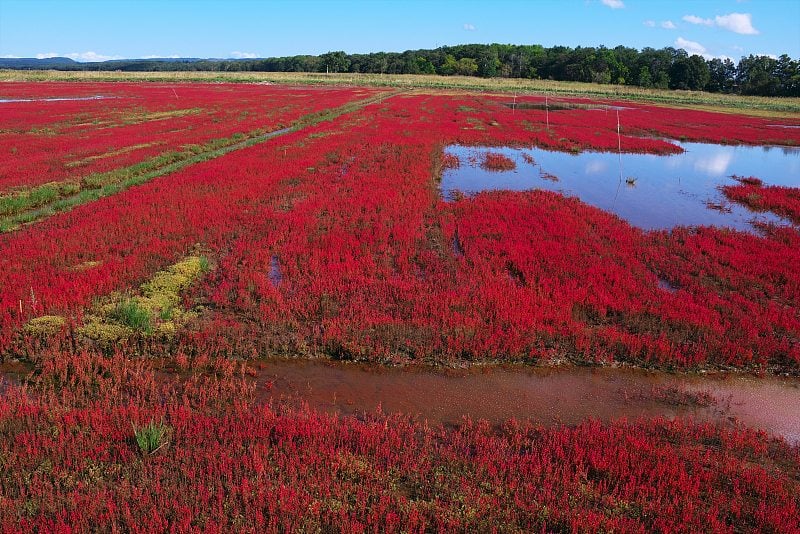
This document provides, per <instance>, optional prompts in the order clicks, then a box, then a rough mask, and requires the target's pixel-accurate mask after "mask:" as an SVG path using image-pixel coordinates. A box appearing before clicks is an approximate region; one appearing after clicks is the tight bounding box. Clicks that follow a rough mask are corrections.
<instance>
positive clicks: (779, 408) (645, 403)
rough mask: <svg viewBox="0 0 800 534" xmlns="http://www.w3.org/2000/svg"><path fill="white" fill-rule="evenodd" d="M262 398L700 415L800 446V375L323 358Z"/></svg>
mask: <svg viewBox="0 0 800 534" xmlns="http://www.w3.org/2000/svg"><path fill="white" fill-rule="evenodd" d="M257 366H258V379H257V380H258V396H259V398H260V399H261V400H262V401H265V402H266V401H269V400H284V401H287V400H288V401H290V402H291V401H294V402H298V403H308V404H309V405H310V406H311V407H312V408H315V409H319V410H323V411H326V412H330V413H337V414H343V415H352V414H357V413H361V412H372V411H374V410H375V409H376V408H378V407H379V406H380V408H381V410H382V411H383V412H384V413H389V414H392V413H398V412H399V413H403V414H408V415H413V416H417V417H419V418H420V419H421V420H427V421H428V422H430V423H431V424H455V423H458V422H460V421H461V420H462V418H463V417H464V416H469V417H471V418H472V419H474V420H477V419H485V420H487V421H489V422H491V423H502V422H503V421H506V420H508V419H509V418H516V419H526V420H532V421H534V422H537V423H542V424H545V425H550V424H556V423H564V424H576V423H580V422H581V421H584V420H586V419H588V418H596V419H600V420H603V421H609V420H612V419H618V418H621V417H627V418H636V417H640V416H663V417H668V418H672V417H678V416H693V417H695V418H697V419H701V420H708V421H717V422H730V421H733V420H739V421H741V422H742V423H744V424H746V425H748V426H751V427H754V428H759V429H762V430H765V431H767V432H769V433H770V434H772V435H775V436H782V437H783V438H785V439H786V440H787V441H789V442H791V443H796V444H800V379H790V378H777V377H761V378H758V377H748V376H740V375H727V376H716V375H714V376H709V375H706V376H698V375H674V374H669V373H664V372H647V371H642V370H634V369H626V368H532V367H524V366H508V367H499V368H498V367H494V368H479V369H471V370H458V371H455V370H433V369H397V368H386V367H378V366H369V365H361V364H347V363H337V362H330V361H315V360H278V361H263V362H259V363H258V364H257Z"/></svg>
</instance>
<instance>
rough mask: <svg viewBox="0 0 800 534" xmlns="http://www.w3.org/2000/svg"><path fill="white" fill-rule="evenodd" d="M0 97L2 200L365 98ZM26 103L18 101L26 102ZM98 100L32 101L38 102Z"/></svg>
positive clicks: (184, 90)
mask: <svg viewBox="0 0 800 534" xmlns="http://www.w3.org/2000/svg"><path fill="white" fill-rule="evenodd" d="M25 87H26V88H29V90H28V91H24V92H20V91H18V90H15V89H18V84H3V85H2V86H1V87H0V97H11V98H14V97H19V98H25V99H33V101H30V102H12V103H4V104H1V105H2V109H3V114H2V116H0V154H3V158H1V159H0V194H2V193H4V192H7V191H8V190H10V189H13V188H19V187H22V186H27V187H30V186H36V185H41V184H44V183H47V182H60V181H63V180H66V179H72V178H81V177H85V176H87V175H89V174H92V173H98V172H105V171H109V170H112V169H116V168H119V167H123V166H128V165H132V164H135V163H138V162H141V161H144V160H145V159H147V158H151V157H154V156H157V155H160V154H165V153H169V152H171V151H178V150H185V149H187V148H190V147H192V146H197V145H202V144H203V143H206V142H208V141H212V140H215V139H220V138H227V137H231V136H233V135H235V134H250V133H251V132H256V131H261V132H270V131H273V130H277V129H279V128H283V127H286V126H289V125H290V124H291V123H292V122H294V121H295V120H297V119H298V118H299V117H301V116H303V115H307V114H309V113H313V112H319V111H324V110H326V109H329V108H332V107H336V106H340V105H342V104H344V103H346V102H348V101H350V100H353V99H358V98H364V97H366V96H369V95H371V94H374V93H375V92H376V91H374V90H370V89H337V90H325V89H317V88H313V87H305V88H291V87H276V86H265V85H253V84H224V85H195V84H170V85H159V84H133V83H128V84H122V83H114V84H74V83H49V84H37V85H35V86H32V85H30V84H27V85H26V86H25ZM23 95H24V96H23ZM87 95H88V96H101V97H103V98H101V99H96V100H74V101H70V100H57V101H38V100H37V99H42V98H54V97H56V98H70V97H75V98H87Z"/></svg>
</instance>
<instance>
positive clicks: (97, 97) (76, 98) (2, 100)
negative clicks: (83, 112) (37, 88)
mask: <svg viewBox="0 0 800 534" xmlns="http://www.w3.org/2000/svg"><path fill="white" fill-rule="evenodd" d="M106 98H117V97H115V96H103V95H95V96H73V97H60V98H58V97H56V98H0V104H14V103H17V102H78V101H81V100H104V99H106Z"/></svg>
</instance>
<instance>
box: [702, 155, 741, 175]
mask: <svg viewBox="0 0 800 534" xmlns="http://www.w3.org/2000/svg"><path fill="white" fill-rule="evenodd" d="M732 160H733V152H721V153H719V154H715V155H713V156H710V157H707V158H703V157H698V159H697V160H695V162H694V168H695V169H697V170H698V171H703V172H705V173H708V174H710V175H712V176H722V175H723V174H726V173H727V172H728V167H730V165H731V161H732Z"/></svg>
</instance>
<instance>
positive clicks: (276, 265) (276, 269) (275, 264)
mask: <svg viewBox="0 0 800 534" xmlns="http://www.w3.org/2000/svg"><path fill="white" fill-rule="evenodd" d="M269 281H270V283H271V284H272V286H273V287H278V286H279V285H281V282H282V281H283V273H281V261H280V260H279V259H278V256H276V255H274V254H273V255H272V258H270V260H269Z"/></svg>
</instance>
